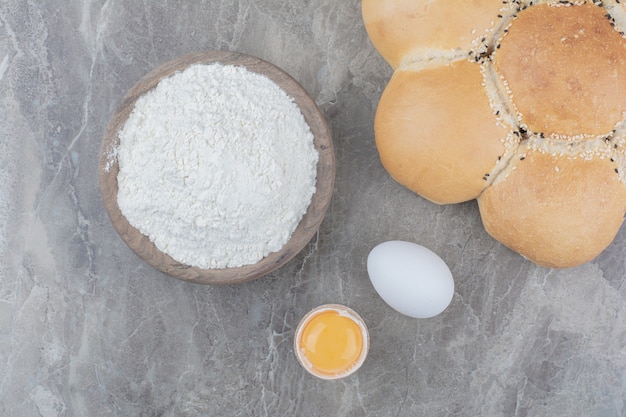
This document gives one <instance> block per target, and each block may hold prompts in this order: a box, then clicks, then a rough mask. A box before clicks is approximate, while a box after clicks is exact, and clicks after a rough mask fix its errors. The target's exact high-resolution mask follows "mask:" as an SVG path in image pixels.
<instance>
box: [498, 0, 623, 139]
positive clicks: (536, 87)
mask: <svg viewBox="0 0 626 417" xmlns="http://www.w3.org/2000/svg"><path fill="white" fill-rule="evenodd" d="M605 15H606V11H605V10H604V9H602V8H600V7H597V6H594V5H592V4H585V5H581V6H576V7H553V6H548V5H545V4H543V5H537V6H533V7H530V8H528V9H527V10H525V11H523V12H522V13H520V14H519V17H518V18H517V19H516V20H515V21H514V22H513V24H511V26H510V28H509V29H508V33H506V35H505V36H504V37H503V39H502V40H501V41H500V49H499V50H498V51H496V53H495V54H494V67H495V69H496V71H497V72H498V73H499V74H501V75H502V76H503V77H504V79H505V80H506V81H507V82H508V86H509V88H510V90H511V94H512V101H513V102H514V104H515V106H516V107H517V110H518V111H519V112H520V113H521V117H522V120H523V121H524V123H525V124H526V125H527V126H528V129H529V130H531V131H534V132H543V133H545V134H546V135H553V134H556V135H567V136H576V135H602V134H607V133H609V132H610V131H611V130H613V129H614V128H615V124H616V123H617V122H618V121H619V120H621V119H622V118H623V117H624V115H623V112H624V110H625V109H626V47H625V45H624V38H623V37H622V36H621V35H620V34H619V33H618V32H617V31H616V30H615V29H614V28H613V27H611V25H610V23H609V22H608V20H607V18H606V17H605Z"/></svg>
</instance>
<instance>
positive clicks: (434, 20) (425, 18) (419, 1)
mask: <svg viewBox="0 0 626 417" xmlns="http://www.w3.org/2000/svg"><path fill="white" fill-rule="evenodd" d="M502 8H503V3H502V0H472V1H465V0H464V1H453V2H452V1H450V0H396V1H388V0H363V1H362V2H361V11H362V14H363V21H364V23H365V28H366V30H367V33H368V35H369V37H370V39H371V40H372V43H373V44H374V45H375V46H376V49H378V51H379V52H380V54H381V55H382V56H383V58H385V60H387V62H388V63H389V64H390V65H391V66H392V67H393V68H397V67H398V66H400V64H401V63H402V61H403V60H408V61H410V60H411V59H412V57H413V56H414V55H415V56H416V57H419V55H420V51H422V52H421V53H423V52H424V51H428V50H433V49H436V50H458V51H468V50H469V49H470V48H471V47H472V43H473V41H474V40H475V39H476V38H477V37H479V36H485V35H486V34H487V33H488V32H489V30H490V28H492V27H493V23H494V20H497V18H496V16H497V14H498V13H499V11H500V9H502Z"/></svg>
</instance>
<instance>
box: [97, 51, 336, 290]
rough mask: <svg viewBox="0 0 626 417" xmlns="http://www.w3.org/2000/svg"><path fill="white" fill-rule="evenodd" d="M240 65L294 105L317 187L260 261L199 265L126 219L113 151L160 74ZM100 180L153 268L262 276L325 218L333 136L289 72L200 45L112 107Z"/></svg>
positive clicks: (206, 277) (120, 228) (205, 275)
mask: <svg viewBox="0 0 626 417" xmlns="http://www.w3.org/2000/svg"><path fill="white" fill-rule="evenodd" d="M214 63H220V64H223V65H236V66H243V67H245V68H246V69H248V70H249V71H252V72H255V73H259V74H262V75H265V76H266V77H268V78H269V79H270V80H272V81H273V82H274V83H276V84H277V85H278V86H279V87H281V88H282V89H283V90H284V91H285V92H286V93H287V94H288V95H289V96H290V97H291V98H292V99H293V100H294V102H295V103H296V104H297V105H298V107H299V108H300V111H301V112H302V115H303V116H304V119H305V121H306V122H307V124H308V125H309V127H310V129H311V132H312V133H313V136H314V145H315V149H316V150H317V152H318V153H319V161H318V164H317V184H316V191H315V193H314V195H313V197H312V200H311V203H310V205H309V207H308V210H307V212H306V213H305V215H304V217H303V218H302V220H301V221H300V223H299V225H298V226H297V228H296V229H295V230H294V232H293V234H292V236H291V238H290V240H289V241H288V242H287V243H286V244H285V245H284V246H283V248H282V249H281V250H279V251H277V252H273V253H270V254H269V255H268V256H267V257H265V258H263V259H262V260H261V261H259V262H257V263H256V264H252V265H245V266H242V267H238V268H225V269H203V268H198V267H193V266H189V265H185V264H182V263H180V262H178V261H176V260H174V259H172V258H171V257H170V256H169V255H167V254H165V253H163V252H161V251H160V250H159V249H157V247H156V246H155V245H154V243H152V242H151V241H150V239H149V238H148V237H147V236H144V235H143V234H141V233H140V232H139V231H138V230H137V229H135V228H134V227H133V226H132V225H131V224H130V223H129V222H128V220H126V218H125V217H124V215H123V214H122V213H121V211H120V209H119V206H118V205H117V191H118V184H117V174H118V172H119V166H118V164H117V159H116V158H115V156H114V153H115V149H116V148H117V146H118V145H119V137H118V132H119V131H120V129H121V128H122V127H123V126H124V123H125V122H126V120H127V118H128V116H129V115H130V113H131V111H132V110H133V108H134V106H135V102H136V101H137V100H138V99H139V97H141V96H142V95H143V94H145V93H146V92H148V91H150V90H151V89H153V88H154V87H155V86H156V85H157V84H158V83H159V81H160V80H161V79H163V78H167V77H170V76H172V75H174V74H175V73H177V72H179V71H182V70H184V69H185V68H187V67H189V66H191V65H194V64H214ZM98 172H99V182H100V190H101V194H102V200H103V203H104V207H105V209H106V211H107V214H108V216H109V218H110V220H111V223H112V224H113V227H114V228H115V230H116V231H117V233H118V234H119V236H120V237H121V238H122V240H123V241H124V242H125V243H126V245H127V246H128V247H129V248H130V249H131V250H133V252H135V253H136V254H137V255H138V256H139V257H140V258H141V259H143V260H144V261H145V262H147V263H148V264H149V265H151V266H152V267H154V268H155V269H157V270H159V271H161V272H163V273H165V274H167V275H169V276H172V277H174V278H177V279H181V280H184V281H189V282H194V283H198V284H219V285H223V284H237V283H242V282H247V281H251V280H253V279H256V278H259V277H262V276H264V275H267V274H269V273H270V272H272V271H274V270H276V269H278V268H280V267H281V266H283V265H284V264H285V263H287V262H288V261H290V260H291V259H292V258H293V257H295V256H296V255H297V254H298V253H299V252H300V251H301V250H302V249H303V248H304V247H305V246H306V244H307V243H308V242H309V241H310V240H311V239H312V238H313V236H314V235H315V234H316V233H317V231H318V229H319V226H320V224H321V222H322V220H323V219H324V217H325V215H326V212H327V209H328V206H329V205H330V200H331V197H332V193H333V187H334V179H335V156H334V149H333V142H332V137H331V134H330V130H329V127H328V125H327V123H326V120H325V118H324V116H323V114H322V113H321V111H320V110H319V108H318V107H317V105H316V104H315V102H314V101H313V99H311V97H310V96H309V95H308V93H307V92H306V90H305V89H304V88H303V87H302V86H301V85H300V84H299V83H298V82H297V81H296V80H295V79H293V78H292V77H291V76H290V75H289V74H287V73H286V72H285V71H283V70H282V69H280V68H278V67H277V66H275V65H273V64H271V63H269V62H267V61H265V60H262V59H260V58H257V57H254V56H251V55H246V54H242V53H238V52H228V51H204V52H198V53H194V54H189V55H184V56H181V57H179V58H176V59H174V60H172V61H169V62H167V63H165V64H163V65H161V66H159V67H158V68H156V69H154V70H152V71H150V72H149V73H148V74H146V75H145V76H144V77H143V78H141V80H139V81H138V82H137V84H135V86H134V87H133V88H132V89H131V90H129V92H128V93H127V94H126V95H125V97H124V99H123V101H122V103H121V104H120V106H119V107H118V108H117V110H116V111H115V112H114V113H113V115H112V117H111V119H110V121H109V124H108V127H107V130H106V132H105V135H104V138H103V140H102V144H101V147H100V159H99V166H98Z"/></svg>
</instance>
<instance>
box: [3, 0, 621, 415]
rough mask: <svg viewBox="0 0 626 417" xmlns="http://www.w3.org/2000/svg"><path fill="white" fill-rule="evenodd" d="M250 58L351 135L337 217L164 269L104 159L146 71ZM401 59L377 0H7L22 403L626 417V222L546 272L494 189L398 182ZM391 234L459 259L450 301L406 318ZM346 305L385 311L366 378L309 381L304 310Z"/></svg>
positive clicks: (18, 398) (9, 314) (99, 410)
mask: <svg viewBox="0 0 626 417" xmlns="http://www.w3.org/2000/svg"><path fill="white" fill-rule="evenodd" d="M206 49H220V50H232V51H237V52H243V53H248V54H251V55H255V56H258V57H260V58H263V59H266V60H268V61H270V62H272V63H273V64H275V65H277V66H279V67H281V68H283V69H284V70H286V71H287V72H289V73H290V74H291V75H292V76H293V77H294V78H296V79H297V80H298V81H299V82H300V83H301V84H302V85H303V87H304V88H305V89H306V90H307V91H308V92H309V93H310V94H311V96H312V97H313V98H314V99H315V100H316V102H317V104H318V106H319V107H320V109H322V111H323V113H324V115H325V116H326V118H327V120H328V122H329V124H330V127H331V129H332V132H333V139H334V142H335V147H336V158H337V177H336V184H335V190H334V197H333V201H332V203H331V207H330V209H329V212H328V215H327V218H326V219H325V221H324V222H323V224H322V227H321V229H320V231H319V233H318V234H317V236H316V237H315V238H314V239H313V240H312V241H311V242H310V243H309V245H307V247H306V248H305V249H304V250H303V251H302V252H301V253H300V254H299V255H298V256H297V257H296V258H295V259H294V260H293V261H291V262H289V263H288V264H287V265H285V266H284V267H282V268H280V269H279V270H277V271H276V272H274V273H272V274H270V275H269V276H266V277H264V278H262V279H259V280H256V281H253V282H250V283H247V284H242V285H237V286H228V287H211V286H200V285H195V284H189V283H185V282H182V281H178V280H175V279H173V278H170V277H168V276H165V275H163V274H161V273H159V272H157V271H156V270H154V269H152V268H151V267H149V266H148V265H146V264H145V263H144V262H142V261H141V260H140V259H139V258H138V257H137V256H135V255H134V254H133V253H132V252H131V251H130V250H129V249H128V247H126V245H125V244H124V243H123V242H122V241H121V239H120V238H119V237H118V236H117V235H116V233H115V231H114V229H113V227H112V226H111V224H110V222H109V219H108V217H107V215H106V213H105V211H104V208H103V206H102V201H101V199H100V192H99V188H98V176H97V162H98V152H99V146H100V142H101V140H102V137H103V135H104V130H105V128H106V125H107V123H108V119H109V117H110V116H111V114H112V113H113V111H114V109H115V108H116V107H117V106H119V105H120V103H121V99H122V97H123V95H124V94H125V92H126V91H127V90H128V89H129V88H131V87H132V86H133V85H134V83H135V82H137V81H138V80H139V79H140V78H141V77H142V76H143V75H144V74H145V73H147V72H148V71H150V70H152V69H153V68H155V67H157V66H158V65H160V64H162V63H164V62H166V61H169V60H171V59H173V58H176V57H178V56H180V55H183V54H186V53H190V52H196V51H201V50H206ZM390 76H391V70H390V68H389V67H388V66H387V64H385V62H384V61H383V60H382V58H381V57H380V56H379V55H378V54H377V52H376V51H375V50H374V49H373V47H372V45H371V44H370V42H369V40H368V38H367V35H366V33H365V30H364V28H363V24H362V21H361V16H360V2H359V1H355V0H346V1H333V0H307V1H296V0H260V1H252V0H235V1H222V0H203V1H198V2H191V1H183V0H179V1H173V0H159V1H139V0H136V1H135V0H133V1H122V0H84V1H66V0H63V1H61V0H46V1H36V0H5V1H3V2H1V3H0V114H1V115H2V117H0V415H2V416H42V417H57V416H516V417H524V416H557V417H559V416H563V417H566V416H567V417H572V416H597V417H614V416H624V415H626V320H625V319H626V317H624V316H625V314H626V309H625V299H626V286H625V285H624V284H625V275H626V257H624V256H623V254H624V253H625V252H626V232H625V230H626V229H625V228H622V230H621V231H620V233H619V234H618V236H617V237H616V239H615V242H614V243H613V244H612V245H611V246H610V247H609V248H608V249H607V250H606V251H605V252H604V253H602V254H601V255H600V256H599V257H598V258H597V259H596V260H594V261H593V262H590V263H588V264H586V265H583V266H580V267H577V268H573V269H568V270H550V269H544V268H538V267H536V266H534V265H532V264H530V263H529V262H527V261H525V260H524V259H522V258H521V257H520V256H519V255H516V254H515V253H513V252H511V251H509V250H508V249H506V248H504V247H502V246H501V245H500V244H498V243H497V242H495V241H494V240H493V239H491V238H490V237H489V236H488V235H487V234H486V233H485V231H484V230H483V228H482V226H481V223H480V218H479V215H478V210H477V206H476V204H475V202H468V203H464V204H459V205H454V206H437V205H434V204H431V203H429V202H427V201H425V200H423V199H421V198H420V197H418V196H416V195H414V194H412V193H411V192H409V191H408V190H406V189H404V188H402V187H401V186H399V185H397V184H396V183H395V182H394V181H393V180H392V179H391V178H389V176H388V175H387V174H386V172H385V171H384V169H383V168H382V166H381V164H380V161H379V159H378V155H377V153H376V148H375V144H374V136H373V120H374V113H375V109H376V105H377V102H378V99H379V97H380V94H381V93H382V90H383V89H384V87H385V85H386V83H387V81H388V79H389V77H390ZM391 239H404V240H409V241H414V242H417V243H420V244H422V245H424V246H427V247H429V248H430V249H432V250H434V251H435V252H437V253H438V254H439V255H440V256H442V258H443V259H444V260H445V261H446V262H447V263H448V264H449V266H450V268H451V270H452V273H453V275H454V278H455V284H456V288H455V295H454V298H453V300H452V304H451V305H450V307H449V308H448V309H447V310H446V311H445V312H444V313H443V314H441V315H439V316H437V317H434V318H432V319H426V320H417V319H410V318H408V317H404V316H401V315H399V314H398V313H396V312H394V311H393V310H391V309H390V308H389V307H388V306H387V305H386V304H385V303H384V302H383V301H382V300H381V299H380V298H379V297H378V296H377V295H376V293H375V292H374V290H373V287H372V286H371V284H370V283H369V280H368V277H367V272H366V268H365V260H366V258H367V254H368V253H369V250H370V249H371V248H373V247H374V246H375V245H376V244H378V243H380V242H382V241H385V240H391ZM328 302H333V303H343V304H346V305H349V306H350V307H352V308H353V309H355V310H356V311H357V312H358V313H359V314H360V315H361V316H362V317H363V318H364V319H365V321H366V322H367V324H368V327H369V330H370V336H371V348H370V354H369V356H368V359H367V360H366V362H365V364H364V365H363V367H362V368H361V369H360V370H359V371H358V372H357V373H356V374H355V375H353V376H351V377H348V378H346V379H344V380H341V381H334V382H328V381H321V380H316V379H314V378H313V377H311V376H309V375H308V374H307V373H306V372H305V371H304V370H303V369H302V368H300V366H299V365H298V363H297V361H296V359H295V357H294V355H293V345H292V343H293V334H294V330H295V327H296V325H297V323H298V321H299V319H300V318H301V317H302V316H303V315H304V314H305V313H306V312H307V311H308V310H310V309H311V308H313V307H315V306H317V305H319V304H322V303H328Z"/></svg>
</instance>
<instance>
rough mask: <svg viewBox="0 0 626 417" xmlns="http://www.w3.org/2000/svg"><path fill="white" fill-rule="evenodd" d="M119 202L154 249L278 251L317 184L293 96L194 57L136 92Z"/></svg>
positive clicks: (210, 258) (227, 260) (124, 143)
mask: <svg viewBox="0 0 626 417" xmlns="http://www.w3.org/2000/svg"><path fill="white" fill-rule="evenodd" d="M119 139H120V144H119V147H118V149H117V160H118V164H119V174H118V177H117V180H118V187H119V191H118V195H117V203H118V206H119V208H120V210H121V212H122V214H123V215H124V216H125V217H126V219H127V220H128V222H129V223H130V224H131V225H133V226H134V227H135V228H136V229H138V230H139V231H140V232H141V233H143V234H144V235H146V236H148V237H149V238H150V240H151V241H152V242H154V244H155V245H156V247H157V248H159V250H161V251H162V252H165V253H167V254H168V255H170V256H171V257H172V258H173V259H175V260H176V261H178V262H181V263H183V264H186V265H190V266H196V267H200V268H207V269H219V268H232V267H239V266H243V265H249V264H253V263H256V262H258V261H259V260H261V259H263V258H264V257H265V256H267V255H268V254H269V253H271V252H275V251H278V250H280V249H281V248H282V247H283V245H284V244H285V243H286V242H287V241H288V240H289V238H290V236H291V234H292V233H293V231H294V230H295V228H296V227H297V225H298V223H299V222H300V220H301V219H302V217H303V215H304V213H305V212H306V210H307V208H308V206H309V204H310V202H311V198H312V195H313V193H314V192H315V185H316V172H317V171H316V168H317V161H318V153H317V151H316V150H315V147H314V144H313V134H312V133H311V131H310V128H309V126H308V125H307V124H306V122H305V120H304V117H303V116H302V113H300V110H299V108H298V107H297V105H296V104H295V103H294V102H293V100H292V99H291V98H290V97H289V96H288V95H287V94H286V93H285V92H284V91H283V90H282V89H281V88H280V87H278V85H276V84H275V83H274V82H273V81H271V80H270V79H269V78H267V77H265V76H263V75H260V74H256V73H253V72H251V71H248V70H247V69H245V68H243V67H236V66H231V65H221V64H210V65H204V64H197V65H193V66H191V67H189V68H187V69H186V70H184V71H182V72H179V73H176V74H174V75H173V76H171V77H169V78H166V79H163V80H162V81H160V82H159V84H158V85H157V86H156V87H155V88H154V89H153V90H151V91H150V92H148V93H146V94H145V95H143V96H142V97H140V98H139V99H138V100H137V102H136V104H135V108H134V110H133V111H132V113H131V114H130V116H129V118H128V120H127V121H126V123H125V124H124V126H123V128H122V129H121V130H120V132H119Z"/></svg>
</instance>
